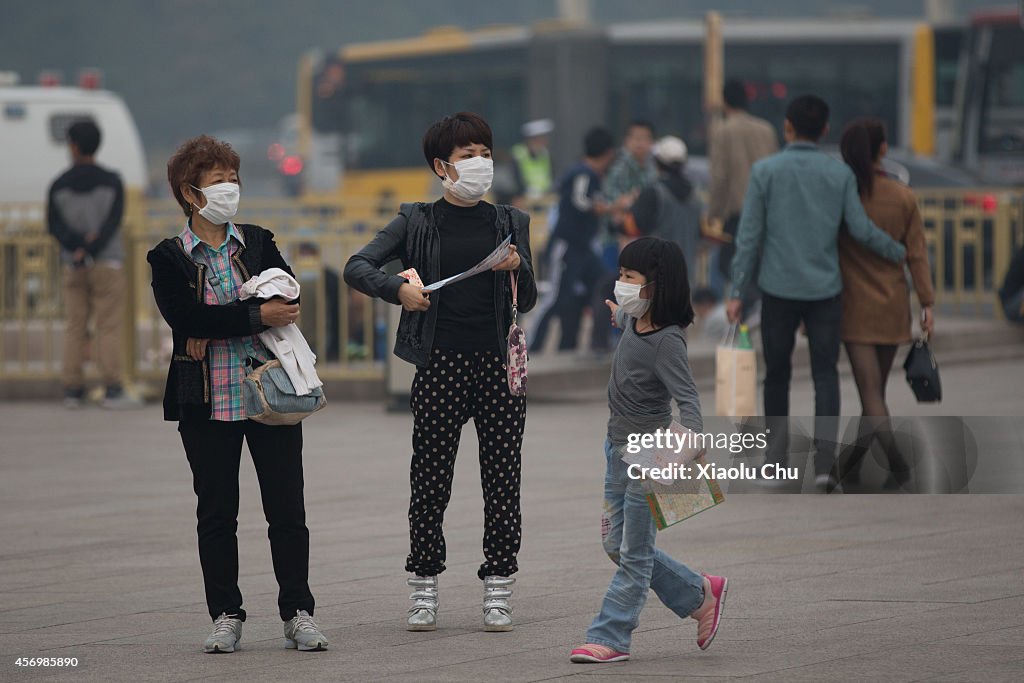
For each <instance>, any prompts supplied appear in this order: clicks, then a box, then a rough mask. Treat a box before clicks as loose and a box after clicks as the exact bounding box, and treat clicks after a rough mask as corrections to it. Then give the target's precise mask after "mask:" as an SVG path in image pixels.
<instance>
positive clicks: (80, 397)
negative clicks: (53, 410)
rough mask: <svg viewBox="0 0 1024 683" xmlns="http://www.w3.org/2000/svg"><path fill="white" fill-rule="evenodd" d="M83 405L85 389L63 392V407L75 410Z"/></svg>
mask: <svg viewBox="0 0 1024 683" xmlns="http://www.w3.org/2000/svg"><path fill="white" fill-rule="evenodd" d="M84 404H85V389H68V390H67V391H65V392H64V407H65V408H67V409H68V410H77V409H78V408H81V407H82V406H83V405H84Z"/></svg>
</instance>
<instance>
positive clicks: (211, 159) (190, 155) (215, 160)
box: [167, 135, 242, 216]
mask: <svg viewBox="0 0 1024 683" xmlns="http://www.w3.org/2000/svg"><path fill="white" fill-rule="evenodd" d="M241 164H242V160H241V159H240V158H239V157H238V152H236V151H235V150H233V149H231V145H229V144H228V143H226V142H221V141H220V140H217V139H215V138H211V137H210V136H209V135H200V136H198V137H194V138H189V139H188V140H186V141H185V142H184V144H182V146H181V147H179V148H178V151H176V152H175V153H174V154H173V155H172V156H171V158H170V159H169V160H168V161H167V182H169V183H170V184H171V192H172V193H174V199H175V200H177V202H178V204H179V205H180V206H181V210H182V211H184V212H185V215H186V216H191V215H192V205H191V204H189V202H188V200H187V199H185V197H184V195H182V193H181V186H182V185H194V186H196V187H199V182H200V178H201V177H202V175H203V174H204V173H206V172H207V171H210V170H212V169H215V168H225V169H228V170H230V171H234V172H235V173H238V169H239V167H240V166H241ZM239 181H241V178H239Z"/></svg>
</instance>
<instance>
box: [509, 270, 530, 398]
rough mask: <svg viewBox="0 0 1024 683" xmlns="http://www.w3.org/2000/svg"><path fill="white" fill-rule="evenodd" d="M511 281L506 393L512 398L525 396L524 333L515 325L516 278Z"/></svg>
mask: <svg viewBox="0 0 1024 683" xmlns="http://www.w3.org/2000/svg"><path fill="white" fill-rule="evenodd" d="M508 275H509V279H511V280H512V324H511V325H509V327H508V361H507V363H506V367H507V368H508V391H509V393H510V394H512V395H513V396H526V362H527V352H526V333H525V332H523V328H521V327H519V325H518V324H517V323H516V318H517V317H518V315H519V288H518V282H517V279H516V276H515V275H514V274H513V273H511V272H509V274H508Z"/></svg>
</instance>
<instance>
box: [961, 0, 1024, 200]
mask: <svg viewBox="0 0 1024 683" xmlns="http://www.w3.org/2000/svg"><path fill="white" fill-rule="evenodd" d="M1022 7H1024V5H1022ZM963 54H964V57H963V60H962V63H961V75H960V79H959V83H960V87H959V88H958V91H957V98H956V108H957V118H958V120H959V121H961V127H960V131H959V138H958V140H957V146H956V160H957V161H958V162H959V163H961V164H962V165H963V166H964V167H966V168H967V169H969V170H970V171H972V172H973V173H974V174H975V175H976V176H977V177H978V178H979V179H980V180H981V181H982V182H983V183H990V184H995V185H1024V16H1022V15H1021V14H1019V13H1018V12H1017V11H1004V12H988V13H982V14H976V15H975V16H973V17H972V20H971V26H970V31H969V33H968V36H967V38H966V41H965V49H964V52H963Z"/></svg>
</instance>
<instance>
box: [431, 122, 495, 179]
mask: <svg viewBox="0 0 1024 683" xmlns="http://www.w3.org/2000/svg"><path fill="white" fill-rule="evenodd" d="M467 145H483V146H484V147H486V148H487V149H490V150H493V149H494V141H493V135H492V134H491V127H490V125H488V123H487V122H486V121H484V119H483V117H482V116H480V115H479V114H474V113H473V112H469V111H460V112H459V113H457V114H452V115H451V116H446V117H444V118H443V119H441V120H440V121H437V122H436V123H434V125H432V126H431V127H430V128H428V129H427V132H426V133H424V134H423V156H424V158H426V160H427V166H429V167H430V168H431V170H433V168H434V159H441V160H442V161H448V158H449V157H451V155H452V152H454V151H455V148H456V147H465V146H467Z"/></svg>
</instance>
